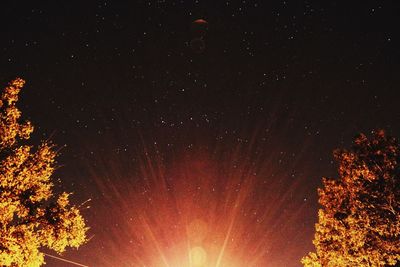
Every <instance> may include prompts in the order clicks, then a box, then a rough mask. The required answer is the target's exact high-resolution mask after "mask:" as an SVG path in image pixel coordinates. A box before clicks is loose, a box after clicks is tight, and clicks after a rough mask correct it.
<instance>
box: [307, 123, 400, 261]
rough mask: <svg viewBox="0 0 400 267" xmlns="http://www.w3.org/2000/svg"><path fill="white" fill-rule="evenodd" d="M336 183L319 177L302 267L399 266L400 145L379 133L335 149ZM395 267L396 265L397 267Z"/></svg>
mask: <svg viewBox="0 0 400 267" xmlns="http://www.w3.org/2000/svg"><path fill="white" fill-rule="evenodd" d="M334 156H335V158H336V160H337V161H338V162H339V179H336V180H335V179H324V180H323V184H324V188H323V189H319V190H318V194H319V203H320V204H321V205H322V209H320V210H319V212H318V223H317V224H316V233H315V238H314V241H313V243H314V245H315V247H316V252H315V253H314V252H312V253H310V254H309V255H308V256H306V257H304V258H303V259H302V263H303V265H304V266H307V267H317V266H321V267H322V266H323V267H325V266H332V267H333V266H349V267H350V266H394V265H396V264H397V265H399V264H400V177H399V175H400V166H399V163H400V146H399V145H398V143H397V142H396V140H395V139H394V138H390V137H387V136H386V135H385V133H384V132H383V131H378V132H376V133H375V135H374V137H373V138H372V139H371V140H369V139H368V138H367V137H366V136H365V135H360V136H359V137H357V138H356V139H355V142H354V146H353V149H352V150H337V151H335V153H334ZM397 265H396V266H397Z"/></svg>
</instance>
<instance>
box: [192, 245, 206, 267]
mask: <svg viewBox="0 0 400 267" xmlns="http://www.w3.org/2000/svg"><path fill="white" fill-rule="evenodd" d="M190 261H191V263H192V265H193V266H196V267H201V266H204V264H206V262H207V252H206V251H205V250H204V249H203V248H202V247H194V248H192V249H191V250H190Z"/></svg>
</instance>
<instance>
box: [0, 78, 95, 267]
mask: <svg viewBox="0 0 400 267" xmlns="http://www.w3.org/2000/svg"><path fill="white" fill-rule="evenodd" d="M24 83H25V82H24V80H22V79H15V80H14V81H12V82H11V83H9V85H8V86H7V87H6V88H5V89H4V90H3V92H2V94H1V98H0V266H32V267H35V266H41V265H42V264H43V263H44V254H43V253H42V252H41V251H40V249H41V248H48V249H51V250H54V251H56V252H58V253H61V252H63V251H64V250H65V249H66V247H75V248H78V247H79V246H80V245H82V244H83V243H85V241H86V232H87V230H88V228H87V227H86V225H85V221H84V218H83V217H82V215H81V213H80V211H79V209H78V207H76V206H74V205H71V204H70V201H69V196H70V194H69V193H66V192H62V193H60V194H55V192H54V190H53V187H54V183H53V182H52V180H51V176H52V174H53V172H54V170H55V167H56V161H55V158H56V156H57V152H56V151H55V147H54V145H53V144H52V143H50V142H48V141H44V142H42V143H41V144H39V145H38V146H36V147H34V146H32V145H28V144H27V143H28V139H29V138H30V134H31V133H32V131H33V126H32V124H31V123H30V122H29V121H25V122H21V112H20V110H19V109H18V108H17V106H16V103H17V101H18V95H19V92H20V90H21V88H22V87H23V85H24Z"/></svg>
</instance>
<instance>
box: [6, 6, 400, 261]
mask: <svg viewBox="0 0 400 267" xmlns="http://www.w3.org/2000/svg"><path fill="white" fill-rule="evenodd" d="M399 11H400V4H399V3H397V1H390V0H386V1H383V0H382V1H251V0H247V1H161V0H160V1H129V2H128V1H126V2H122V1H79V2H78V1H76V2H73V1H40V3H35V4H33V3H29V2H28V1H3V2H2V3H1V4H0V12H1V16H0V29H1V32H0V33H1V35H0V36H1V37H0V41H1V42H0V51H1V52H0V83H1V85H2V86H5V85H6V84H7V82H8V81H10V80H11V79H13V78H15V77H22V78H24V79H25V80H26V81H27V84H26V86H25V88H24V90H23V92H22V94H21V101H20V105H19V106H20V107H21V109H22V111H23V115H24V117H25V118H27V119H29V120H31V121H32V122H33V124H34V125H35V126H36V131H35V133H34V136H33V141H34V142H38V141H39V140H41V139H48V138H50V139H51V140H53V141H54V142H55V143H57V144H58V145H60V146H62V145H67V146H66V147H65V148H63V149H62V150H61V155H60V157H59V160H58V161H59V164H60V165H61V166H62V167H61V168H60V169H59V170H57V172H56V174H55V177H56V178H60V179H61V181H62V184H61V185H60V186H61V187H62V188H63V189H65V190H68V191H74V192H75V195H74V199H75V200H76V201H78V202H82V201H84V200H85V199H88V198H91V199H92V203H91V206H92V208H91V209H89V210H85V211H84V214H85V215H86V217H87V219H88V224H89V226H91V228H92V229H91V230H90V231H91V232H90V234H89V235H90V236H92V235H94V237H93V239H92V240H91V242H90V243H89V244H87V245H85V246H84V247H82V248H81V249H79V250H78V251H69V252H67V253H65V254H64V256H65V257H66V258H69V259H73V260H76V261H79V262H81V263H85V264H88V265H90V266H115V265H113V264H112V263H110V262H107V261H106V260H104V259H105V258H107V257H108V258H112V257H113V256H112V253H113V252H112V251H110V250H109V249H108V248H107V245H109V244H110V240H111V239H113V238H114V237H112V236H106V235H102V234H101V233H103V232H107V231H111V230H112V229H114V228H115V223H114V222H113V221H112V220H107V218H106V217H107V216H106V215H105V214H107V212H105V211H104V209H105V206H104V205H103V204H104V203H103V197H104V194H106V192H101V191H100V190H99V189H97V188H96V187H95V186H94V182H93V181H94V180H95V179H102V178H101V176H102V173H101V171H100V168H97V165H98V164H99V161H100V160H101V161H102V164H103V166H102V169H107V164H110V165H111V164H112V165H113V166H119V167H117V168H123V166H124V162H125V161H129V160H130V159H132V160H133V161H134V159H135V157H137V153H138V152H137V150H136V148H137V147H138V146H140V145H144V146H151V147H154V146H157V148H156V150H157V151H161V152H160V153H162V154H163V155H165V157H166V158H168V155H169V153H178V152H179V153H184V152H185V151H187V150H193V149H200V148H201V149H205V150H207V149H208V150H212V149H213V147H215V146H222V147H224V149H226V151H228V152H229V147H232V148H234V147H236V146H238V145H241V146H243V144H244V146H245V144H246V143H248V142H249V140H251V139H252V138H256V139H257V140H261V141H265V142H264V144H263V145H260V146H259V147H258V149H260V150H265V151H271V154H270V159H271V160H276V170H277V172H278V173H280V175H276V176H274V177H273V178H270V179H276V182H277V183H278V182H279V181H285V183H286V184H287V187H288V188H289V187H291V186H292V185H293V184H296V190H295V191H294V192H295V193H294V196H292V197H291V198H287V199H286V198H285V203H286V205H287V206H293V205H294V206H301V207H303V209H302V212H301V214H299V215H298V218H297V219H296V220H295V222H290V223H288V224H290V225H282V228H283V229H289V230H284V231H286V232H285V233H283V234H282V235H283V236H285V238H281V239H277V240H275V241H274V242H276V246H275V248H276V249H275V250H272V251H271V253H270V264H271V265H270V266H300V264H299V259H300V258H301V257H302V256H303V255H304V254H305V253H307V252H308V251H310V250H312V249H313V247H312V243H311V241H312V237H313V231H314V223H315V222H316V219H317V207H318V206H317V195H316V189H317V187H318V186H319V185H320V182H321V177H322V176H335V175H336V172H335V168H336V165H335V164H334V163H333V161H332V160H333V159H332V156H331V155H332V150H333V149H335V148H338V147H349V146H350V145H351V141H352V139H353V137H354V136H355V135H356V134H357V133H359V132H364V133H367V134H369V133H370V132H371V131H372V130H374V129H377V128H382V129H385V130H386V131H387V132H388V133H389V134H391V135H394V136H397V137H399V136H400V124H399V123H398V121H399V119H400V111H399V108H398V107H399V95H400V94H399V91H398V90H399V63H400V61H399V59H400V58H399V42H398V41H399V30H398V25H400V23H399ZM199 18H203V19H205V20H207V21H208V31H207V33H206V35H205V37H204V39H205V44H206V47H205V50H204V51H203V53H194V52H193V51H192V50H191V48H190V46H189V43H190V40H191V38H192V35H193V34H192V32H191V27H192V22H193V21H194V20H196V19H199ZM261 141H260V142H261ZM177 151H178V152H177ZM116 161H119V162H118V163H115V162H116ZM282 162H284V164H282ZM259 164H262V163H259ZM133 165H134V164H133ZM280 166H282V167H280ZM132 168H135V167H134V166H133V167H132ZM96 170H97V171H96ZM94 177H96V178H94ZM296 192H297V193H296ZM117 201H118V200H116V203H117ZM116 205H117V204H116ZM282 212H284V209H283V211H282ZM114 230H115V229H114ZM293 233H298V235H297V236H296V237H294V236H293ZM290 237H293V238H290ZM108 238H109V239H108ZM114 239H117V240H118V238H117V237H115V238H114ZM124 246H125V245H124V244H121V247H124ZM283 251H286V252H287V253H286V254H285V252H283ZM289 252H290V254H289ZM107 254H108V255H107ZM47 262H48V266H64V265H62V264H61V263H60V262H57V261H53V260H52V259H47ZM65 266H67V265H65ZM127 266H131V265H129V264H128V263H127ZM268 266H269V265H268Z"/></svg>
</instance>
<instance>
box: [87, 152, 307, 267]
mask: <svg viewBox="0 0 400 267" xmlns="http://www.w3.org/2000/svg"><path fill="white" fill-rule="evenodd" d="M271 153H272V155H274V154H273V152H271ZM138 154H139V155H141V156H140V157H136V159H135V161H134V162H132V161H131V162H129V161H128V159H127V158H122V159H121V158H119V159H109V158H107V159H104V161H99V162H97V163H96V168H95V169H93V173H92V175H93V177H94V179H93V180H94V181H95V183H96V185H95V186H96V187H97V188H98V190H99V191H100V192H101V193H102V198H101V199H100V200H101V202H100V201H99V202H97V203H96V200H94V201H93V205H96V204H97V205H101V207H102V208H101V209H100V208H99V209H97V210H100V211H102V212H103V214H96V216H99V217H101V218H104V221H103V222H102V224H103V225H107V226H108V228H106V229H101V225H99V226H98V227H97V226H94V227H95V228H97V229H96V233H97V235H96V237H95V238H97V239H98V240H104V243H103V248H102V252H101V253H98V254H97V255H100V257H99V258H98V259H96V260H97V262H95V263H96V265H98V266H122V267H124V266H127V267H128V266H138V267H139V266H140V267H144V266H146V267H243V266H246V267H268V266H282V265H279V262H278V263H277V262H276V261H275V262H274V259H271V258H270V255H271V253H270V252H271V251H273V250H280V251H282V253H283V255H286V254H285V253H287V254H290V253H291V251H292V249H291V248H289V247H288V248H283V247H281V246H276V244H277V243H278V240H279V241H280V242H282V241H281V239H282V238H285V239H286V240H288V242H290V238H293V239H295V238H299V234H298V232H297V231H295V230H292V228H288V227H289V226H290V225H293V224H295V223H296V222H297V221H299V218H298V215H299V213H300V212H301V210H302V207H303V206H302V205H290V204H289V205H288V204H287V203H290V200H291V199H292V198H293V195H294V194H293V192H295V191H296V192H297V193H299V190H300V189H299V186H298V185H299V183H301V180H290V179H291V177H290V176H288V175H283V174H282V178H281V179H280V180H279V182H276V178H275V177H274V175H279V171H277V168H276V166H274V162H273V161H271V160H269V158H265V157H264V155H262V154H260V153H259V154H257V153H255V154H251V153H246V151H243V150H240V149H238V150H237V151H229V153H226V152H225V150H221V151H219V152H218V151H216V152H212V153H209V152H208V151H207V152H204V151H200V152H199V151H189V152H188V151H184V152H182V153H174V154H173V156H172V157H171V155H169V157H166V156H165V154H161V153H158V152H157V151H152V152H150V151H148V150H146V149H144V150H143V151H142V152H141V153H138ZM283 169H284V170H285V171H286V169H288V167H286V168H283ZM97 173H100V174H101V177H99V176H97ZM271 177H273V178H274V179H271ZM300 195H301V192H300ZM300 201H301V200H300ZM301 203H303V204H304V202H301ZM99 229H100V230H99ZM283 233H290V236H287V235H286V236H285V235H284V234H283ZM275 253H276V252H275ZM93 257H94V256H93Z"/></svg>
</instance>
